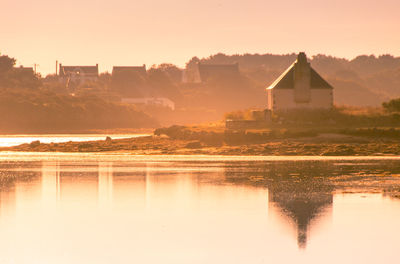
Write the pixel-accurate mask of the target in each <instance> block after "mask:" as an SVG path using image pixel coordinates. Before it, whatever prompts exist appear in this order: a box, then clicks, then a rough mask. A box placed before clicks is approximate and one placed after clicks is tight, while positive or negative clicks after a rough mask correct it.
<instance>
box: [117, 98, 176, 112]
mask: <svg viewBox="0 0 400 264" xmlns="http://www.w3.org/2000/svg"><path fill="white" fill-rule="evenodd" d="M121 102H122V103H126V104H132V105H138V106H141V105H145V106H162V107H167V108H170V109H171V110H175V103H174V102H173V101H171V100H170V99H168V98H165V97H144V98H122V99H121Z"/></svg>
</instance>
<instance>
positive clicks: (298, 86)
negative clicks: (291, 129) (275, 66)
mask: <svg viewBox="0 0 400 264" xmlns="http://www.w3.org/2000/svg"><path fill="white" fill-rule="evenodd" d="M267 96H268V99H267V109H269V110H272V111H275V110H289V109H300V108H306V109H329V108H332V107H333V87H332V86H331V85H330V84H329V83H328V82H327V81H325V80H324V79H323V78H322V77H321V76H320V75H319V74H318V73H317V72H316V71H315V70H314V69H313V68H312V67H311V66H310V63H309V62H308V61H307V57H306V55H305V53H303V52H301V53H299V55H298V56H297V60H296V61H295V62H294V63H293V64H292V65H291V66H290V67H289V68H288V69H287V70H286V71H285V72H284V73H283V74H282V75H281V76H279V78H278V79H276V81H275V82H274V83H272V85H271V86H269V87H268V88H267Z"/></svg>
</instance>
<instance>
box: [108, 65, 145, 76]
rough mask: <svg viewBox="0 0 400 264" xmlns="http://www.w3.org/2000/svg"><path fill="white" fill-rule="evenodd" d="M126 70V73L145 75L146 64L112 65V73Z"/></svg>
mask: <svg viewBox="0 0 400 264" xmlns="http://www.w3.org/2000/svg"><path fill="white" fill-rule="evenodd" d="M120 72H127V73H139V74H140V75H146V65H144V64H143V66H114V67H113V70H112V74H115V73H120Z"/></svg>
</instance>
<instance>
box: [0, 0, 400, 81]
mask: <svg viewBox="0 0 400 264" xmlns="http://www.w3.org/2000/svg"><path fill="white" fill-rule="evenodd" d="M399 14H400V1H399V0H380V1H376V0H329V1H325V0H301V1H300V0H280V1H277V0H275V1H271V0H246V1H245V0H240V1H239V0H201V1H199V0H196V1H194V0H168V1H166V0H146V1H143V0H141V1H137V0H107V1H106V0H68V1H54V0H35V1H32V0H0V53H1V54H3V55H8V56H10V57H14V58H16V59H17V65H24V66H27V67H28V66H29V67H32V66H33V64H38V66H37V69H38V72H40V73H42V75H46V74H49V73H55V64H56V60H58V61H59V62H60V63H62V64H64V65H95V64H96V63H98V64H99V68H100V71H101V72H104V71H111V69H112V66H114V65H116V66H129V65H143V64H146V65H147V67H150V66H151V65H153V64H160V63H173V64H176V65H178V66H181V67H184V65H185V63H186V62H187V61H189V60H190V59H191V58H192V57H193V56H197V57H199V58H202V57H208V56H210V55H212V54H216V53H219V52H222V53H226V54H243V53H260V54H263V53H273V54H287V53H292V52H299V51H305V52H306V53H307V55H308V56H312V55H316V54H320V53H322V54H327V55H332V56H336V57H343V58H348V59H352V58H354V57H356V56H357V55H361V54H368V55H369V54H374V55H381V54H392V55H394V56H400V15H399Z"/></svg>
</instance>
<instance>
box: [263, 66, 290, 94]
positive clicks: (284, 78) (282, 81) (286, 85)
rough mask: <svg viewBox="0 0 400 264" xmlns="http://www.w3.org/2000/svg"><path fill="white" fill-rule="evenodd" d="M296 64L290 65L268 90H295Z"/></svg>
mask: <svg viewBox="0 0 400 264" xmlns="http://www.w3.org/2000/svg"><path fill="white" fill-rule="evenodd" d="M294 64H295V63H293V64H292V65H290V67H289V68H287V69H286V71H284V72H283V73H282V74H281V76H279V77H278V79H276V80H275V81H274V82H273V83H272V84H271V85H270V86H269V87H268V89H294Z"/></svg>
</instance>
